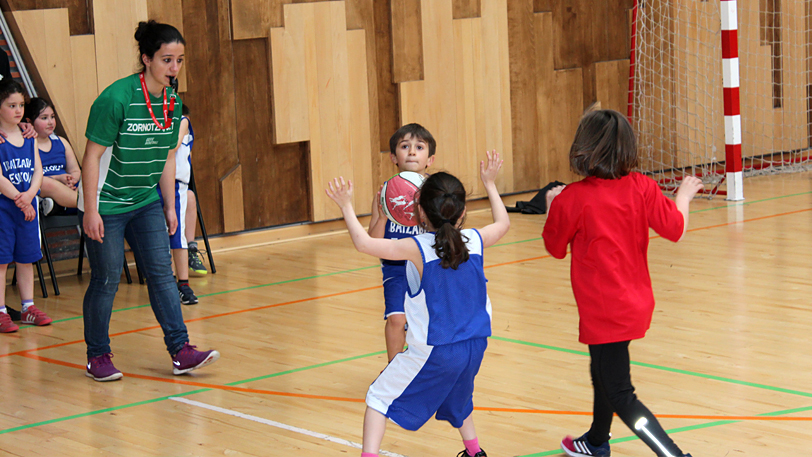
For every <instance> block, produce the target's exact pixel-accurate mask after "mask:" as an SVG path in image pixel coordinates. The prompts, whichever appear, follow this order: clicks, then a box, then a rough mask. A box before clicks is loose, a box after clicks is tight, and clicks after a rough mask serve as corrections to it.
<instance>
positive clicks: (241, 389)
mask: <svg viewBox="0 0 812 457" xmlns="http://www.w3.org/2000/svg"><path fill="white" fill-rule="evenodd" d="M21 355H22V356H23V357H27V358H29V359H34V360H38V361H41V362H46V363H52V364H55V365H61V366H64V367H69V368H77V369H80V370H84V369H85V367H84V366H82V365H77V364H75V363H70V362H63V361H61V360H56V359H51V358H48V357H42V356H39V355H35V354H21ZM123 374H124V376H125V377H131V378H136V379H144V380H147V381H158V382H164V383H168V384H182V385H186V386H193V387H201V388H206V389H214V390H226V391H231V392H245V393H253V394H261V395H276V396H281V397H295V398H310V399H314V400H330V401H344V402H350V403H363V402H364V399H363V398H349V397H332V396H328V395H312V394H299V393H293V392H281V391H277V390H265V389H249V388H247V387H236V386H224V385H220V384H208V383H204V382H195V381H185V380H183V379H179V378H161V377H158V376H146V375H140V374H134V373H123ZM474 409H475V410H478V411H491V412H507V413H529V414H554V415H566V416H590V415H592V411H554V410H543V409H523V408H495V407H487V406H475V407H474ZM657 417H660V418H667V419H701V420H739V421H763V420H767V421H812V417H780V416H710V415H692V414H658V415H657Z"/></svg>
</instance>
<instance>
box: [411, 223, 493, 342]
mask: <svg viewBox="0 0 812 457" xmlns="http://www.w3.org/2000/svg"><path fill="white" fill-rule="evenodd" d="M462 235H463V240H466V239H467V241H466V243H465V245H466V247H467V248H468V255H469V258H468V260H467V261H465V262H463V263H461V264H460V265H459V267H457V269H456V270H453V269H451V268H443V267H442V266H441V265H440V259H439V258H438V257H437V254H436V253H435V252H434V248H433V247H431V246H432V245H433V244H434V233H424V234H422V235H417V236H415V237H414V240H415V242H417V245H418V247H419V248H420V253H421V254H422V256H423V276H422V278H421V277H420V275H419V274H418V272H417V268H416V267H415V265H414V264H413V263H411V262H407V263H406V276H407V279H408V281H409V292H408V293H407V295H406V303H405V305H404V307H405V311H406V321H407V322H408V323H409V329H408V331H407V332H406V342H407V343H408V344H409V346H410V347H411V346H412V345H423V346H425V345H429V346H440V345H446V344H452V343H457V342H460V341H465V340H472V339H475V338H486V337H489V336H491V301H490V298H488V290H487V285H486V284H487V280H486V279H485V271H484V264H483V261H482V250H483V246H482V238H481V237H480V235H479V232H478V231H476V230H474V229H466V230H463V231H462Z"/></svg>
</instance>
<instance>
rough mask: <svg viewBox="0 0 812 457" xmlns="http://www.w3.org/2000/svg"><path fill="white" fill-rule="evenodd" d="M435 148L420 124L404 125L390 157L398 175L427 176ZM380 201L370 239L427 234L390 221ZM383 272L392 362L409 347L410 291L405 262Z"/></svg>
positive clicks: (388, 264)
mask: <svg viewBox="0 0 812 457" xmlns="http://www.w3.org/2000/svg"><path fill="white" fill-rule="evenodd" d="M436 148H437V143H436V142H435V141H434V137H433V136H432V135H431V133H430V132H429V131H428V130H426V128H425V127H423V126H422V125H420V124H408V125H404V126H403V127H401V128H399V129H398V130H397V131H396V132H395V133H394V134H393V135H392V136H391V137H390V138H389V158H390V159H391V160H392V163H394V164H395V165H397V166H398V172H402V171H413V172H415V173H420V174H421V175H424V176H425V175H426V169H427V168H428V167H430V166H431V164H432V163H434V152H435V150H436ZM380 200H381V199H380V194H378V195H377V197H376V198H373V199H372V218H371V219H370V221H369V235H370V236H371V237H373V238H386V239H401V238H408V237H411V236H414V235H420V234H421V233H424V232H425V230H423V229H422V227H420V226H419V225H416V226H414V227H403V226H400V225H398V224H395V223H393V222H392V221H390V220H388V219H387V218H386V217H385V216H383V214H381V210H380V208H379V207H380ZM381 271H382V273H383V296H384V315H383V318H384V319H385V320H386V325H385V327H384V336H385V338H386V354H387V356H388V357H389V361H390V362H391V361H392V359H393V358H394V357H395V355H396V354H397V353H399V352H401V351H403V345H404V344H406V314H405V311H404V309H403V301H404V297H405V296H406V289H407V284H406V262H405V261H403V260H387V259H381Z"/></svg>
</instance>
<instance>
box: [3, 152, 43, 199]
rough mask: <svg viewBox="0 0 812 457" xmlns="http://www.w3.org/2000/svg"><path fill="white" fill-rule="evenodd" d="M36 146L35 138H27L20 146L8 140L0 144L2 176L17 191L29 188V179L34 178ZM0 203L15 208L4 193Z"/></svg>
mask: <svg viewBox="0 0 812 457" xmlns="http://www.w3.org/2000/svg"><path fill="white" fill-rule="evenodd" d="M36 148H37V140H36V139H35V138H27V139H26V140H25V141H24V142H23V145H22V146H20V147H17V146H14V145H13V144H11V143H10V142H8V141H6V142H4V143H2V144H0V166H1V167H2V169H3V177H5V178H6V179H8V180H9V181H11V184H12V185H14V187H15V188H16V189H17V190H18V191H19V192H25V191H27V190H28V189H29V188H31V180H32V179H33V178H34V170H35V167H36V161H35V159H34V153H35V151H36ZM0 204H2V205H5V206H7V207H9V208H16V205H15V204H14V201H12V200H11V199H10V198H8V197H6V196H5V195H0Z"/></svg>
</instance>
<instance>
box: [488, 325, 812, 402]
mask: <svg viewBox="0 0 812 457" xmlns="http://www.w3.org/2000/svg"><path fill="white" fill-rule="evenodd" d="M491 339H494V340H497V341H505V342H507V343H514V344H521V345H525V346H532V347H537V348H541V349H548V350H551V351H556V352H565V353H567V354H576V355H582V356H587V357H588V356H589V352H584V351H576V350H574V349H566V348H560V347H556V346H549V345H546V344H540V343H531V342H528V341H522V340H516V339H511V338H504V337H501V336H492V337H491ZM631 364H632V365H636V366H640V367H646V368H653V369H655V370H662V371H668V372H671V373H678V374H684V375H687V376H696V377H698V378H704V379H710V380H714V381H721V382H727V383H730V384H738V385H741V386H747V387H755V388H757V389H764V390H771V391H774V392H781V393H785V394H791V395H799V396H802V397H809V398H812V393H809V392H803V391H800V390H793V389H785V388H783V387H775V386H768V385H766V384H758V383H754V382H747V381H740V380H738V379H733V378H725V377H722V376H715V375H710V374H705V373H697V372H695V371H688V370H682V369H679V368H671V367H664V366H661V365H654V364H651V363H645V362H635V361H632V362H631Z"/></svg>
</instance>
